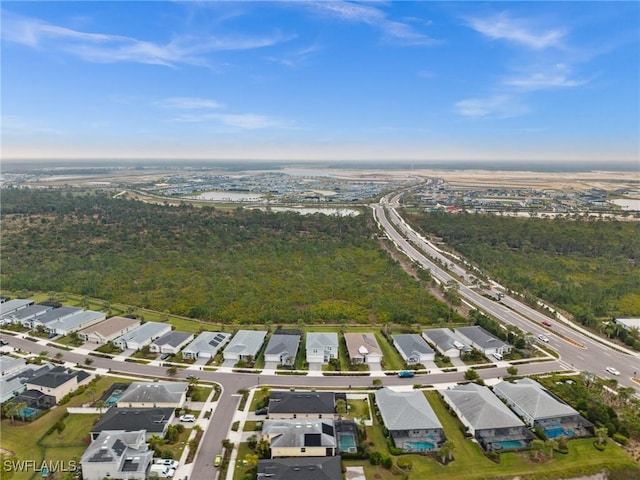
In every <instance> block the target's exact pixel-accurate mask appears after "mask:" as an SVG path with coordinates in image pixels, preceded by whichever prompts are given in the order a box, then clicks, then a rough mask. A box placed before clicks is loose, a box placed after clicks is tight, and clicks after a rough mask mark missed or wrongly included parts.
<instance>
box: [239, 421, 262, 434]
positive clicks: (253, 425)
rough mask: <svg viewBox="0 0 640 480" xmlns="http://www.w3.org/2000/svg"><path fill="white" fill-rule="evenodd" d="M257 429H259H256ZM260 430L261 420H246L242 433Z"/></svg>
mask: <svg viewBox="0 0 640 480" xmlns="http://www.w3.org/2000/svg"><path fill="white" fill-rule="evenodd" d="M258 427H259V428H258ZM261 429H262V420H258V421H256V420H247V421H246V422H244V427H243V428H242V431H243V432H259V431H260V430H261Z"/></svg>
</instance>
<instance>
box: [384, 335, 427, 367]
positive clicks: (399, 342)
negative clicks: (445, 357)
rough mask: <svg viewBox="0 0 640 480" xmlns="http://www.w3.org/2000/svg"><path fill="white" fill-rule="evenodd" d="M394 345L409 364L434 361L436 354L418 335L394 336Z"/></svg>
mask: <svg viewBox="0 0 640 480" xmlns="http://www.w3.org/2000/svg"><path fill="white" fill-rule="evenodd" d="M391 338H392V339H393V345H394V346H395V347H396V349H397V350H398V352H399V353H400V356H401V357H402V358H403V359H404V361H405V362H407V363H408V364H414V363H424V362H429V361H433V360H434V359H435V356H436V353H435V352H434V351H433V348H431V347H430V346H429V345H428V344H427V342H425V341H424V339H423V338H422V337H421V336H420V335H418V334H417V333H408V334H402V335H393V336H392V337H391Z"/></svg>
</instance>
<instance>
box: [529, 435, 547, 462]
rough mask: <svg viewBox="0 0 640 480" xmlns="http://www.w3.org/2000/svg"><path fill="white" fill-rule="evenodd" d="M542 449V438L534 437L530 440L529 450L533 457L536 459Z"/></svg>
mask: <svg viewBox="0 0 640 480" xmlns="http://www.w3.org/2000/svg"><path fill="white" fill-rule="evenodd" d="M542 450H544V442H543V441H542V440H539V439H537V438H536V439H535V440H533V441H532V442H531V451H532V452H533V458H535V459H538V458H539V457H540V453H541V452H542Z"/></svg>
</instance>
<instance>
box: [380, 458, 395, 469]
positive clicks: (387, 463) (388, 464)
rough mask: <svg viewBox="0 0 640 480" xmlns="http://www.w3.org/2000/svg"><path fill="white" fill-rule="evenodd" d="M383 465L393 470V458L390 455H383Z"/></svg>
mask: <svg viewBox="0 0 640 480" xmlns="http://www.w3.org/2000/svg"><path fill="white" fill-rule="evenodd" d="M382 466H383V467H384V468H386V469H387V470H391V467H393V460H391V457H390V456H389V455H383V456H382Z"/></svg>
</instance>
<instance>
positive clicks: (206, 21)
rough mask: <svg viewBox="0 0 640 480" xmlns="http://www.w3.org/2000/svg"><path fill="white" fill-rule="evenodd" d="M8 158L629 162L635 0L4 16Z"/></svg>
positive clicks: (177, 5)
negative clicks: (616, 0) (621, 0)
mask: <svg viewBox="0 0 640 480" xmlns="http://www.w3.org/2000/svg"><path fill="white" fill-rule="evenodd" d="M1 9H2V10H1V13H2V156H3V157H4V158H5V159H9V158H12V159H13V158H18V159H19V158H122V159H126V158H203V159H207V158H211V159H258V160H259V159H275V160H311V159H312V160H325V159H326V160H336V159H338V160H339V159H345V160H359V159H362V160H370V159H374V160H378V159H379V160H396V159H397V160H447V159H459V160H493V159H495V160H522V161H523V162H525V161H528V160H559V161H576V160H581V161H598V162H602V161H608V160H616V161H629V162H634V161H635V162H637V159H638V158H639V156H640V138H639V136H640V98H639V95H640V93H639V91H640V88H639V85H640V78H639V72H640V47H639V45H640V40H639V39H640V28H639V23H640V20H639V19H640V4H639V3H638V2H620V3H615V2H602V3H599V2H562V3H556V2H531V3H527V2H513V3H511V2H443V3H437V2H386V1H372V2H328V1H318V2H313V1H304V2H284V1H283V2H241V1H234V2H207V1H203V2H189V1H185V2H89V1H87V2H10V1H4V2H2V6H1Z"/></svg>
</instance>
